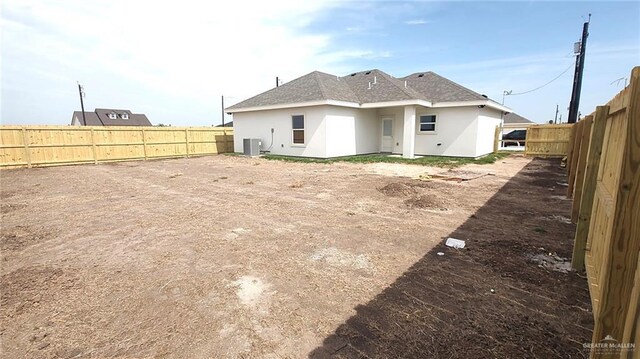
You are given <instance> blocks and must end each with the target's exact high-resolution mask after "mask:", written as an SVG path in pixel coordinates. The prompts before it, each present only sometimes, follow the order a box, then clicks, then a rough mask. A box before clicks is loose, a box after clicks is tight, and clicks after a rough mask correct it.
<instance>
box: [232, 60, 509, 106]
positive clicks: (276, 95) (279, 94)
mask: <svg viewBox="0 0 640 359" xmlns="http://www.w3.org/2000/svg"><path fill="white" fill-rule="evenodd" d="M327 100H334V101H343V102H349V103H354V104H360V105H362V104H368V103H380V102H390V101H403V100H424V101H429V102H431V103H436V102H464V101H491V100H489V99H488V98H487V97H486V96H483V95H480V94H478V93H476V92H474V91H472V90H470V89H468V88H466V87H464V86H462V85H460V84H457V83H455V82H453V81H451V80H449V79H446V78H444V77H442V76H440V75H438V74H436V73H434V72H418V73H414V74H411V75H409V76H406V77H404V78H399V79H398V78H394V77H393V76H391V75H389V74H387V73H385V72H383V71H380V70H377V69H374V70H369V71H361V72H355V73H352V74H350V75H347V76H343V77H338V76H334V75H330V74H327V73H323V72H319V71H314V72H311V73H309V74H307V75H304V76H302V77H299V78H297V79H295V80H292V81H290V82H287V83H285V84H283V85H281V86H279V87H276V88H273V89H271V90H269V91H266V92H263V93H261V94H259V95H257V96H254V97H251V98H249V99H247V100H244V101H242V102H240V103H237V104H235V105H233V106H230V107H229V108H227V110H230V111H233V110H238V109H245V108H253V107H264V106H275V105H288V104H298V103H300V104H303V103H309V102H315V101H327ZM491 102H493V101H491ZM496 104H497V103H496Z"/></svg>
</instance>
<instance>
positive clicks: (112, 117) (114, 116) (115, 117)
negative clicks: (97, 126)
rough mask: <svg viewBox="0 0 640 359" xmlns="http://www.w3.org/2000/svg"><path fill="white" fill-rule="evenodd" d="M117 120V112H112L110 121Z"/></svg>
mask: <svg viewBox="0 0 640 359" xmlns="http://www.w3.org/2000/svg"><path fill="white" fill-rule="evenodd" d="M117 118H118V115H116V113H115V112H110V113H109V119H110V120H115V119H117Z"/></svg>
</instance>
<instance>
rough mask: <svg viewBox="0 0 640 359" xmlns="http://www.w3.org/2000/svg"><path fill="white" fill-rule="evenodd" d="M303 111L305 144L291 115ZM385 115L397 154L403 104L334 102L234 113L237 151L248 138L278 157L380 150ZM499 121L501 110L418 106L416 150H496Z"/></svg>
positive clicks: (449, 153) (458, 153)
mask: <svg viewBox="0 0 640 359" xmlns="http://www.w3.org/2000/svg"><path fill="white" fill-rule="evenodd" d="M298 114H304V115H305V145H304V146H300V145H294V144H293V143H292V133H291V130H292V129H291V116H292V115H298ZM420 115H436V131H435V133H429V132H420V130H419V116H420ZM383 117H392V118H393V119H394V122H393V153H395V154H402V146H403V133H404V131H403V127H404V108H403V107H388V108H379V109H355V108H348V107H340V106H330V105H323V106H309V107H298V108H290V109H279V110H265V111H256V112H239V113H235V114H234V115H233V121H234V132H235V135H234V151H235V152H242V150H243V148H242V146H243V144H242V139H243V138H259V139H260V140H261V141H262V145H261V147H260V148H261V150H263V151H265V150H269V151H270V152H271V153H272V154H278V155H286V156H301V157H318V158H327V157H339V156H350V155H355V154H366V153H376V152H379V151H380V149H381V145H382V143H381V141H382V137H381V135H382V118H383ZM499 124H500V112H499V111H497V110H492V109H487V108H484V109H480V108H478V107H477V106H465V107H452V108H427V107H421V106H416V125H415V126H416V136H415V154H416V155H434V156H461V157H478V156H482V155H485V154H488V153H491V152H492V151H493V138H494V131H495V128H496V126H498V125H499ZM271 128H273V129H274V133H273V146H272V147H271V148H270V147H269V146H270V145H271Z"/></svg>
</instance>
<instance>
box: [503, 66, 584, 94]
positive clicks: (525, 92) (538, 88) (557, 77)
mask: <svg viewBox="0 0 640 359" xmlns="http://www.w3.org/2000/svg"><path fill="white" fill-rule="evenodd" d="M572 67H573V64H571V65H569V67H567V68H566V69H565V70H564V71H562V73H560V75H558V76H556V77H554V78H553V80H551V81H549V82H547V83H546V84H544V85H542V86H538V87H536V88H534V89H531V90H529V91H524V92H518V93H510V94H508V96H518V95H524V94H527V93H529V92H533V91H537V90H540V89H541V88H543V87H545V86H547V85H549V84H550V83H552V82H553V81H555V80H557V79H559V78H560V77H561V76H562V75H564V74H565V73H566V72H567V71H569V69H571V68H572Z"/></svg>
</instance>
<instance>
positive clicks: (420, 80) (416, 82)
mask: <svg viewBox="0 0 640 359" xmlns="http://www.w3.org/2000/svg"><path fill="white" fill-rule="evenodd" d="M402 80H406V81H407V85H408V86H409V87H411V88H413V89H415V90H416V91H418V92H420V93H421V94H422V95H423V96H424V97H425V98H427V99H429V101H431V102H458V101H477V100H487V98H486V97H484V96H482V95H480V94H479V93H477V92H474V91H471V90H469V89H468V88H466V87H464V86H462V85H460V84H457V83H455V82H453V81H451V80H449V79H447V78H444V77H442V76H440V75H438V74H436V73H435V72H431V71H429V72H416V73H414V74H411V75H409V76H406V77H403V78H402Z"/></svg>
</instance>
